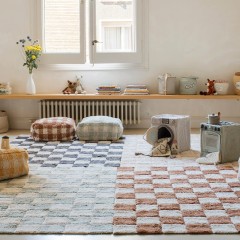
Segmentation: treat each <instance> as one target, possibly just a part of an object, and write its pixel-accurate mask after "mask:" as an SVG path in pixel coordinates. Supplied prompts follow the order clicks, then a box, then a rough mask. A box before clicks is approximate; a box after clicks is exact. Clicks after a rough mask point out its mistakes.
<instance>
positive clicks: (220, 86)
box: [214, 80, 229, 95]
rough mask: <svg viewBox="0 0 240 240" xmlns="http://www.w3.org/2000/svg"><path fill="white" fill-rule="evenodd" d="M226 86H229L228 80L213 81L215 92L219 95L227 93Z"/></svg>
mask: <svg viewBox="0 0 240 240" xmlns="http://www.w3.org/2000/svg"><path fill="white" fill-rule="evenodd" d="M228 87H229V83H228V81H224V80H216V81H215V83H214V88H215V91H216V94H219V95H226V94H227V93H228Z"/></svg>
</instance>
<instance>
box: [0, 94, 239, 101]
mask: <svg viewBox="0 0 240 240" xmlns="http://www.w3.org/2000/svg"><path fill="white" fill-rule="evenodd" d="M0 99H22V100H24V99H36V100H37V99H65V100H67V99H69V100H74V99H79V100H105V99H108V100H118V99H119V100H120V99H121V100H124V99H126V100H128V99H139V100H141V99H149V100H151V99H159V100H161V99H162V100H163V99H173V100H174V99H201V100H204V99H212V100H218V99H224V100H240V95H208V96H203V95H159V94H149V95H97V94H68V95H67V94H46V93H42V94H34V95H28V94H24V93H23V94H21V93H16V94H8V95H0Z"/></svg>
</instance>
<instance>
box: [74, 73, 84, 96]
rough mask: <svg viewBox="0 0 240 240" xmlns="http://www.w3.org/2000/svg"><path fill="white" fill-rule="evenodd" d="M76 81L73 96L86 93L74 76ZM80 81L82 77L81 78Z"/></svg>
mask: <svg viewBox="0 0 240 240" xmlns="http://www.w3.org/2000/svg"><path fill="white" fill-rule="evenodd" d="M76 78H77V80H76V91H75V94H84V93H86V91H84V88H83V86H82V83H81V81H80V79H79V78H78V77H77V76H76ZM81 79H82V76H81Z"/></svg>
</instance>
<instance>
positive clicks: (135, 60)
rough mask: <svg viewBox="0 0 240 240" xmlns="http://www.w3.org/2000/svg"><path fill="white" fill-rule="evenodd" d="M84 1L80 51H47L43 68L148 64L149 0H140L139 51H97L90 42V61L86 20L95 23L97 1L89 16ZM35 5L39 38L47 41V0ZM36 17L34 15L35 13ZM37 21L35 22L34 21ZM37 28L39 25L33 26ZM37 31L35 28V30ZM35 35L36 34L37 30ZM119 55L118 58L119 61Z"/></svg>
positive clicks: (75, 68)
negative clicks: (45, 34)
mask: <svg viewBox="0 0 240 240" xmlns="http://www.w3.org/2000/svg"><path fill="white" fill-rule="evenodd" d="M79 1H80V4H81V12H80V17H81V19H80V21H81V26H80V28H81V38H80V41H81V45H80V53H69V54H64V53H63V54H62V53H59V54H56V53H43V54H42V56H41V62H40V69H41V68H44V69H47V70H115V69H116V70H119V69H137V68H140V69H142V68H145V69H146V68H148V0H136V2H137V4H138V7H137V11H136V15H137V19H138V22H137V26H136V32H137V33H136V35H137V43H136V52H114V53H97V52H96V51H95V50H96V47H95V46H92V45H91V43H89V46H90V47H89V55H90V56H89V58H90V63H86V40H85V39H86V32H87V31H86V28H85V25H86V24H85V21H89V22H90V26H93V25H94V24H93V22H94V20H95V17H94V16H93V12H94V8H95V1H94V0H90V19H86V13H85V9H86V4H85V0H79ZM36 2H37V3H36V5H35V7H36V8H35V9H37V10H36V11H37V14H36V15H37V23H36V24H37V25H38V27H37V33H36V35H37V38H38V39H39V40H40V42H41V44H42V43H43V34H42V32H43V31H42V26H43V17H42V11H43V9H42V8H43V0H39V1H36ZM32 17H33V18H34V16H32ZM34 25H35V24H34ZM32 27H33V28H34V27H35V26H32ZM95 27H96V26H94V27H92V28H91V29H90V31H89V39H90V41H91V42H92V41H93V40H92V39H94V31H93V29H95ZM32 32H33V33H35V31H34V29H33V30H32ZM33 35H34V34H33ZM116 59H117V61H116Z"/></svg>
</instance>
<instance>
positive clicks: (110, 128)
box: [76, 116, 123, 141]
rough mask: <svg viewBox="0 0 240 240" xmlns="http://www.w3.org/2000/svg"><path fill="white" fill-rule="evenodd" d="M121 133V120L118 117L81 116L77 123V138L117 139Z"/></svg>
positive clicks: (90, 139) (87, 139)
mask: <svg viewBox="0 0 240 240" xmlns="http://www.w3.org/2000/svg"><path fill="white" fill-rule="evenodd" d="M122 133H123V125H122V121H121V120H120V119H119V118H113V117H107V116H92V117H86V118H83V120H82V121H81V122H79V123H78V125H77V130H76V135H77V137H78V138H79V140H84V141H104V140H111V141H114V140H118V139H119V138H120V137H121V136H122Z"/></svg>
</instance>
